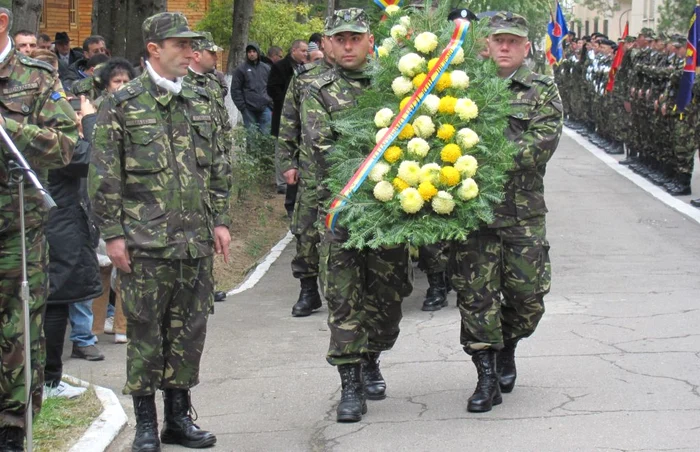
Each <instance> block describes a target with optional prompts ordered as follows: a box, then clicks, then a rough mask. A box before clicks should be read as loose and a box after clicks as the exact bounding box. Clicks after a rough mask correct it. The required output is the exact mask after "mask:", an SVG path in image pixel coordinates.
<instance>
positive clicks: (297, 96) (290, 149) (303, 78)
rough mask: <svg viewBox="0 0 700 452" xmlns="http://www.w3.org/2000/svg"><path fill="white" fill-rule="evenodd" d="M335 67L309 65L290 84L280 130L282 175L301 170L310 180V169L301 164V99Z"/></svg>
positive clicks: (279, 149) (304, 176)
mask: <svg viewBox="0 0 700 452" xmlns="http://www.w3.org/2000/svg"><path fill="white" fill-rule="evenodd" d="M332 68H333V66H332V65H330V64H329V63H327V62H326V61H325V59H324V60H320V61H319V62H316V63H309V64H305V65H304V66H302V68H301V69H300V70H299V71H298V72H297V73H296V74H295V75H294V77H293V78H292V81H291V82H290V83H289V88H288V89H287V94H286V95H285V97H284V105H283V107H282V119H281V121H280V130H279V146H278V150H277V153H278V158H279V162H280V165H279V166H280V169H281V171H282V173H284V172H286V171H288V170H290V169H293V168H298V169H300V177H303V178H305V179H309V177H308V173H309V169H310V168H308V167H306V168H303V167H300V166H302V165H301V163H300V161H299V160H300V159H299V154H300V149H299V145H300V142H301V119H300V117H299V107H300V103H301V98H302V97H303V95H304V93H305V90H307V88H308V87H309V85H310V84H311V83H312V82H313V81H314V80H316V78H318V77H319V76H320V75H321V74H323V73H324V72H326V71H329V70H330V69H332Z"/></svg>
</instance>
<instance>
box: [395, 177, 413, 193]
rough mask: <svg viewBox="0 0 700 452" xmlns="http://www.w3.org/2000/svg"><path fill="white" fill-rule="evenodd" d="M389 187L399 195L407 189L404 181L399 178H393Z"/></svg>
mask: <svg viewBox="0 0 700 452" xmlns="http://www.w3.org/2000/svg"><path fill="white" fill-rule="evenodd" d="M391 185H393V186H394V188H395V189H396V191H397V192H399V193H401V192H402V191H404V190H406V189H407V188H408V187H409V185H408V184H407V183H406V181H405V180H403V179H401V178H400V177H395V178H394V180H392V181H391Z"/></svg>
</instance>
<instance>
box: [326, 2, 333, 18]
mask: <svg viewBox="0 0 700 452" xmlns="http://www.w3.org/2000/svg"><path fill="white" fill-rule="evenodd" d="M334 12H335V0H328V7H327V8H326V17H331V16H332V15H333V13H334Z"/></svg>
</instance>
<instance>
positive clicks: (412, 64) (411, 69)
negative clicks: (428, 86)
mask: <svg viewBox="0 0 700 452" xmlns="http://www.w3.org/2000/svg"><path fill="white" fill-rule="evenodd" d="M424 65H425V58H423V57H422V56H420V55H418V54H417V53H407V54H406V55H404V56H402V57H401V59H400V60H399V71H401V73H402V74H403V75H404V76H406V77H408V78H413V77H415V76H416V75H418V74H419V73H420V72H421V70H422V69H423V66H424Z"/></svg>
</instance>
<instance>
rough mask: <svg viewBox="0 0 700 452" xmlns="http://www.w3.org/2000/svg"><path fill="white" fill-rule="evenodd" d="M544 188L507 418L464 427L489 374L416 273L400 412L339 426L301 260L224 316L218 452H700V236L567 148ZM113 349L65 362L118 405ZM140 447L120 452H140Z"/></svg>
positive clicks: (202, 399) (323, 333)
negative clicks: (297, 276) (524, 333)
mask: <svg viewBox="0 0 700 452" xmlns="http://www.w3.org/2000/svg"><path fill="white" fill-rule="evenodd" d="M546 185H547V200H548V205H549V208H550V211H551V213H550V215H549V217H548V220H549V238H550V242H551V245H552V261H553V268H554V276H553V289H552V293H551V294H550V295H549V296H548V297H547V298H546V308H547V313H546V314H545V317H544V319H543V321H542V323H541V324H540V327H539V329H538V331H537V333H536V334H535V335H534V336H533V337H532V338H531V339H529V340H527V341H523V342H522V343H521V346H520V347H519V349H518V372H519V377H518V383H517V387H516V389H515V391H514V392H513V393H512V394H509V395H504V403H503V404H502V405H500V406H498V407H496V408H494V410H493V411H491V412H490V413H486V414H471V413H467V411H466V401H467V398H468V397H469V395H470V394H471V392H472V390H473V388H474V385H475V381H476V374H475V371H474V368H473V366H472V364H471V362H469V360H468V357H467V356H466V355H465V354H464V352H463V351H462V350H461V348H460V346H459V341H458V336H459V313H458V311H457V309H456V308H455V298H454V294H451V296H450V306H449V307H448V308H446V309H443V310H442V311H439V312H436V313H434V314H428V313H424V312H422V311H421V310H420V305H421V301H422V295H423V293H424V291H425V289H426V287H427V283H426V280H425V276H424V275H423V274H422V273H421V272H419V271H416V290H415V292H414V293H413V295H411V296H410V297H409V298H408V299H406V301H405V302H404V320H403V322H402V325H401V327H402V334H401V336H400V338H399V341H398V343H397V345H396V348H395V350H393V351H392V352H390V353H387V354H386V356H384V357H383V360H382V368H383V371H384V375H385V377H386V380H387V382H388V394H389V397H388V398H387V399H386V400H384V401H380V402H369V412H368V414H367V415H366V416H365V418H364V419H363V421H362V422H360V423H357V424H337V423H336V422H335V420H334V419H335V418H334V416H335V411H334V410H335V403H336V400H337V398H338V395H339V379H338V376H337V373H336V371H335V369H334V368H332V367H331V366H329V365H327V364H326V362H325V360H324V353H325V350H326V346H327V343H328V331H327V327H326V324H325V317H326V310H325V307H324V309H322V310H321V312H319V313H318V314H316V315H314V316H312V317H309V318H305V319H294V318H292V317H291V316H290V315H289V313H290V309H291V305H292V303H293V299H294V298H295V296H296V293H297V284H296V281H294V280H293V279H292V277H291V274H290V270H289V263H290V259H291V247H289V248H288V249H287V250H286V251H285V252H284V253H283V254H282V256H281V258H280V259H279V260H278V261H277V262H276V263H275V264H274V265H273V266H272V268H271V270H270V272H269V273H268V274H267V275H266V276H265V278H264V279H263V280H262V281H261V283H260V284H258V285H257V286H256V287H255V288H253V289H252V290H250V291H247V292H245V293H242V294H239V295H236V296H234V297H231V298H230V299H229V300H228V301H227V302H225V303H217V305H216V314H215V315H214V316H213V317H212V319H211V321H210V328H209V336H208V338H207V346H206V352H205V355H204V359H203V366H202V374H201V380H202V383H201V384H200V386H198V387H197V388H196V389H195V390H194V391H193V401H194V403H195V407H196V409H197V411H198V412H199V421H198V422H199V424H200V425H201V426H203V427H205V428H207V429H210V430H213V431H214V432H215V433H216V434H217V435H218V438H219V443H218V444H217V449H218V450H225V451H234V450H235V451H331V450H337V451H385V450H386V451H389V450H391V451H395V450H412V451H413V450H415V451H429V450H430V451H432V450H441V451H463V450H491V451H538V452H539V451H563V450H572V451H573V450H577V451H578V450H581V451H597V450H625V451H632V450H635V451H637V450H699V449H700V392H699V389H698V387H699V386H700V271H699V268H698V266H699V264H700V225H699V224H697V223H696V222H694V221H692V220H690V219H688V218H687V217H685V216H683V215H681V214H679V213H677V212H676V211H674V210H672V209H670V208H669V207H667V206H666V205H664V204H663V203H661V202H660V201H658V200H656V199H654V198H653V197H651V196H650V195H649V194H647V193H645V192H644V191H642V190H640V189H639V188H638V187H637V186H635V185H634V184H632V183H631V182H630V181H628V180H627V179H625V178H623V177H621V176H620V175H618V174H617V173H615V172H614V171H613V170H611V169H610V168H609V167H608V166H606V165H605V164H603V163H602V162H600V161H599V160H598V159H596V158H595V157H593V156H592V155H591V154H590V153H589V152H588V151H586V150H585V149H584V148H582V147H581V146H579V145H578V144H576V143H575V142H574V141H573V140H572V139H571V138H569V137H567V136H564V137H563V139H562V141H561V145H560V147H559V149H558V151H557V152H556V154H555V157H554V159H553V160H552V162H551V163H550V165H549V170H548V174H547V181H546ZM695 187H696V189H698V188H700V187H698V183H697V181H696V183H695ZM696 192H697V191H696ZM103 339H104V341H103V342H106V341H108V340H109V339H110V338H109V337H108V336H105V337H103ZM102 348H103V350H104V351H105V352H106V354H107V355H108V359H107V360H106V361H104V362H102V363H86V362H82V361H78V360H71V359H70V358H68V359H67V360H66V369H65V370H66V372H67V373H70V374H72V375H75V376H78V377H81V378H84V379H87V380H91V381H94V382H96V383H98V384H102V385H105V386H108V387H111V388H113V389H115V391H117V392H118V391H119V390H120V388H121V384H122V381H123V374H124V347H123V346H116V345H113V344H111V343H104V344H103V347H102ZM122 397H123V396H122ZM122 400H123V402H124V405H125V407H127V408H126V409H127V412H128V413H129V415H130V417H131V418H133V414H132V413H131V403H130V400H129V399H128V398H122ZM131 422H133V420H132V421H131ZM132 435H133V429H132V428H129V429H127V430H126V431H125V433H124V434H123V435H122V436H121V437H120V439H119V440H118V441H117V443H116V444H115V445H114V447H113V448H112V449H111V450H113V451H122V450H129V444H130V440H131V436H132ZM164 450H179V449H178V448H172V447H167V448H164Z"/></svg>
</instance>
